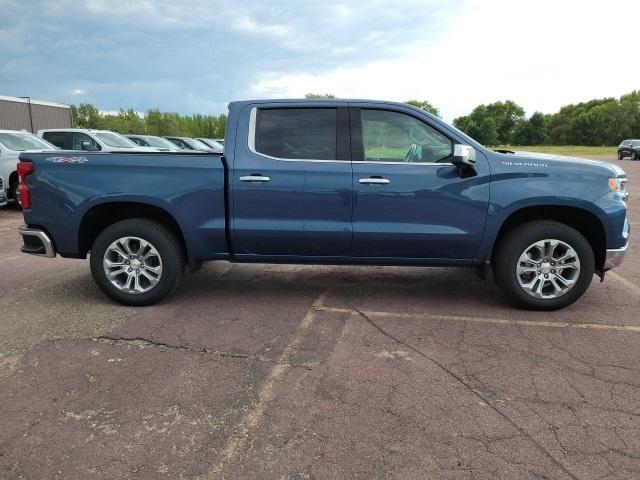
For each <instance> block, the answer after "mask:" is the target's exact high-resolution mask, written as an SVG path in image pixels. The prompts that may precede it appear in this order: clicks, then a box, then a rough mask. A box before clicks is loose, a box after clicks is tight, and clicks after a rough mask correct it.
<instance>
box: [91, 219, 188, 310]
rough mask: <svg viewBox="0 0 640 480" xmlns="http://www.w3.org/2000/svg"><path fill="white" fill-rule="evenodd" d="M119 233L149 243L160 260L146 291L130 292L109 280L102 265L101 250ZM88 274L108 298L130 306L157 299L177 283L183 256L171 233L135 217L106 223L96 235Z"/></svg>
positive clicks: (181, 269) (103, 252)
mask: <svg viewBox="0 0 640 480" xmlns="http://www.w3.org/2000/svg"><path fill="white" fill-rule="evenodd" d="M122 237H138V238H142V239H143V240H146V241H147V242H149V243H151V244H152V245H153V246H154V248H155V249H156V250H157V251H158V254H159V255H160V258H161V261H162V276H161V277H160V281H159V282H158V284H157V285H156V286H155V287H154V288H152V289H151V290H149V291H148V292H145V293H141V294H137V295H133V294H128V293H125V292H122V291H120V290H119V289H118V288H117V287H115V286H114V285H112V284H111V282H110V281H109V279H108V278H107V276H106V273H105V271H104V268H103V266H102V262H103V258H104V254H105V252H106V250H107V248H108V247H109V245H111V244H112V243H113V242H114V241H116V240H118V239H119V238H122ZM90 265H91V274H92V275H93V278H94V280H95V282H96V283H97V284H98V286H99V287H100V289H101V290H102V291H103V292H104V293H105V294H106V295H107V296H108V297H109V298H111V299H113V300H115V301H117V302H119V303H122V304H124V305H130V306H145V305H151V304H154V303H156V302H158V301H159V300H160V299H162V298H163V297H165V296H166V295H167V294H169V293H170V292H171V291H172V290H173V289H174V288H175V286H176V285H177V282H178V280H179V279H180V277H181V276H182V272H183V270H184V260H183V258H182V252H181V251H180V249H179V246H178V243H177V241H176V239H175V236H174V235H173V234H172V233H171V231H170V230H169V229H167V228H166V227H164V226H163V225H160V224H158V223H156V222H152V221H148V220H144V219H137V220H124V221H122V222H118V223H115V224H113V225H111V226H109V227H107V228H106V229H105V230H104V231H103V232H102V233H100V235H98V237H97V238H96V240H95V242H94V243H93V246H92V248H91V255H90Z"/></svg>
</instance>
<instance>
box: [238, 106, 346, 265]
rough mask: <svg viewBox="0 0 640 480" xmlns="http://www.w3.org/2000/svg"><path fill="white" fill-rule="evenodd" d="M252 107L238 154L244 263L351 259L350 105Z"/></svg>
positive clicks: (243, 119)
mask: <svg viewBox="0 0 640 480" xmlns="http://www.w3.org/2000/svg"><path fill="white" fill-rule="evenodd" d="M308 105H309V104H301V105H300V106H295V105H292V104H290V103H287V104H286V105H283V104H277V103H275V104H260V105H257V106H247V107H245V109H244V110H243V111H242V112H241V113H240V116H239V125H238V132H237V136H236V144H235V149H234V153H233V154H232V155H231V156H232V158H233V162H234V163H233V164H232V165H230V172H231V173H230V175H231V179H230V183H231V187H232V195H231V200H232V205H231V212H232V232H233V239H234V244H235V249H236V252H237V257H238V258H239V259H241V258H242V257H256V256H262V257H270V258H276V259H277V257H280V258H282V257H315V258H319V257H324V258H328V257H345V256H348V255H349V251H350V247H351V213H352V212H351V210H352V192H351V188H352V187H351V185H352V172H351V163H350V148H349V147H350V146H349V122H348V115H349V112H348V108H347V105H346V104H340V103H332V104H321V105H318V106H308Z"/></svg>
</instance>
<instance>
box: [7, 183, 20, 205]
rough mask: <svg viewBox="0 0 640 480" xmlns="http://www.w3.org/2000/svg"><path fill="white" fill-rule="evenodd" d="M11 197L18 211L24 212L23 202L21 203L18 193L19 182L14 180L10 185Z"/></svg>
mask: <svg viewBox="0 0 640 480" xmlns="http://www.w3.org/2000/svg"><path fill="white" fill-rule="evenodd" d="M9 197H10V198H11V199H12V200H13V204H14V205H15V206H16V208H17V209H18V210H22V202H21V201H20V194H19V193H18V181H17V180H14V181H13V182H11V184H10V185H9Z"/></svg>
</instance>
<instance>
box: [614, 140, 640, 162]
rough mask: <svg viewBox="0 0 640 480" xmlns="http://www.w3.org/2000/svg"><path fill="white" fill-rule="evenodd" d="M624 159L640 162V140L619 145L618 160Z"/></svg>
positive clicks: (627, 141) (625, 141) (624, 141)
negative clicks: (628, 158) (629, 158)
mask: <svg viewBox="0 0 640 480" xmlns="http://www.w3.org/2000/svg"><path fill="white" fill-rule="evenodd" d="M624 157H631V159H632V160H640V140H623V141H622V142H621V143H620V145H618V160H622V159H623V158H624Z"/></svg>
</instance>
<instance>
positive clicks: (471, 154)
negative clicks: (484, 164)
mask: <svg viewBox="0 0 640 480" xmlns="http://www.w3.org/2000/svg"><path fill="white" fill-rule="evenodd" d="M451 163H453V164H454V165H455V166H456V167H458V170H459V171H460V176H464V177H473V176H474V175H476V174H477V172H476V168H475V165H476V151H475V149H474V148H473V147H471V146H469V145H461V144H459V143H456V144H455V145H454V146H453V157H452V159H451Z"/></svg>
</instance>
